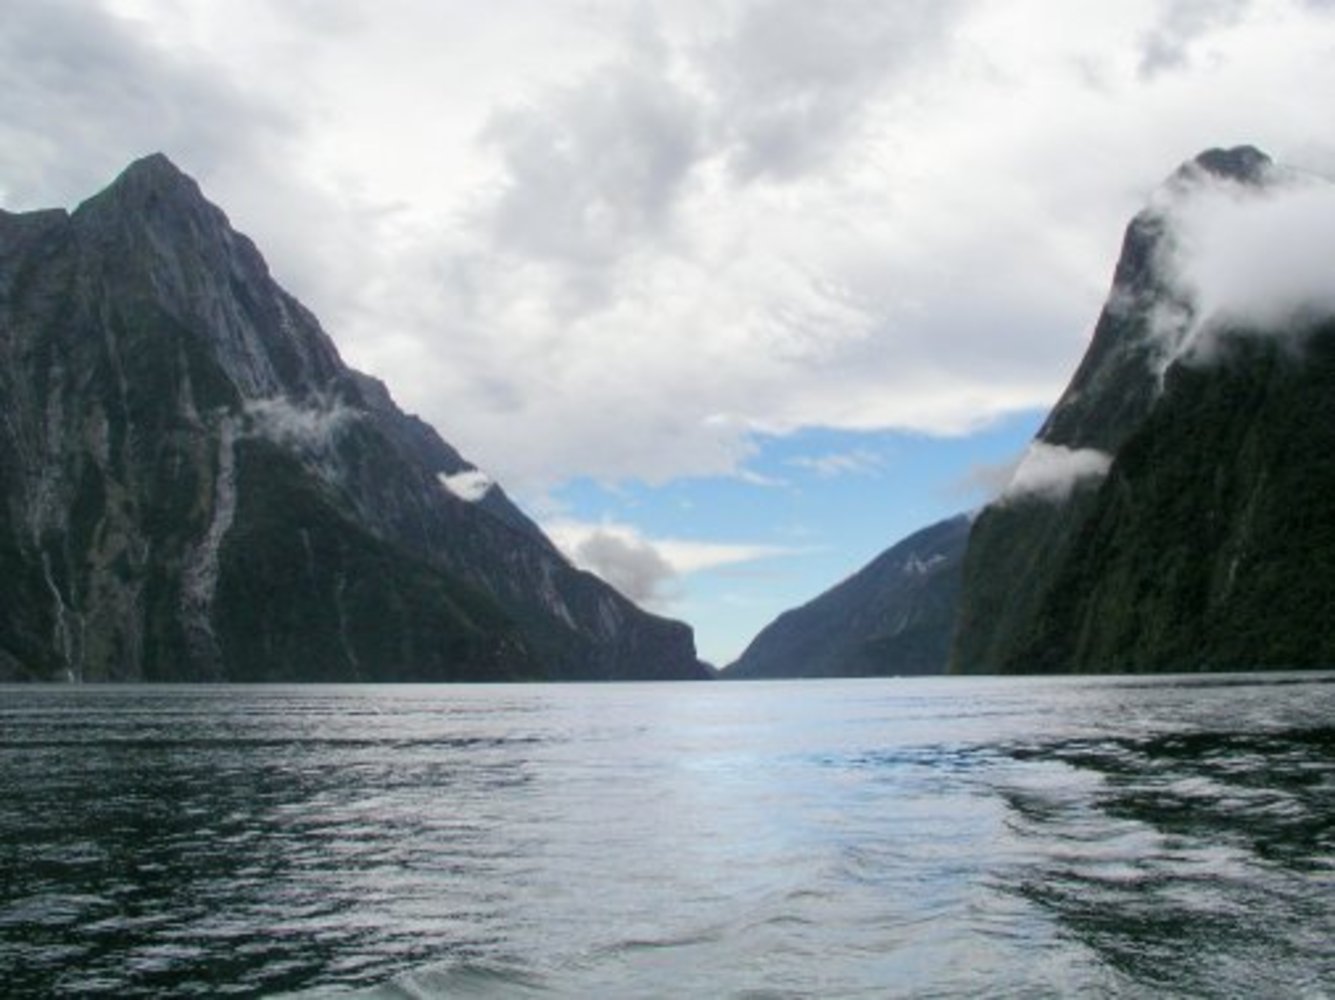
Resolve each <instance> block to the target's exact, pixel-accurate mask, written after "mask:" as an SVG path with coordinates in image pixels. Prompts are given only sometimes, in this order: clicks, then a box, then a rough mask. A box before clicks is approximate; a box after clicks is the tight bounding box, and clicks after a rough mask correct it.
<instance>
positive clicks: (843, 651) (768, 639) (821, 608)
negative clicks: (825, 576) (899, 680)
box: [723, 517, 969, 679]
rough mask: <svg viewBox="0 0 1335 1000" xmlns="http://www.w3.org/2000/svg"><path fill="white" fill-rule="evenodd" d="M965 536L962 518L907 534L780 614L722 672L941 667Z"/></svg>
mask: <svg viewBox="0 0 1335 1000" xmlns="http://www.w3.org/2000/svg"><path fill="white" fill-rule="evenodd" d="M968 535H969V519H968V518H967V517H956V518H952V519H950V520H948V521H942V522H941V523H940V524H935V525H932V526H931V527H930V528H925V529H923V530H922V531H919V532H917V533H915V534H913V535H910V536H909V537H908V538H906V539H904V540H903V541H902V542H900V543H899V544H897V545H895V546H894V547H893V548H891V549H890V550H888V551H887V552H884V553H882V554H881V555H879V556H877V557H876V558H875V559H874V560H872V562H870V563H868V564H867V565H866V566H865V567H863V568H862V569H861V570H859V571H858V572H857V573H855V574H854V575H853V576H851V577H849V578H848V579H847V580H845V581H844V582H843V583H840V584H839V585H837V586H835V587H832V588H831V589H829V590H827V591H826V592H825V593H823V594H821V595H820V596H819V597H817V598H816V599H815V600H813V601H811V602H810V603H808V604H804V605H803V606H802V607H800V608H796V609H794V610H792V611H786V612H784V613H783V614H782V615H780V616H779V617H778V618H777V619H775V621H774V622H773V623H771V624H770V625H768V626H766V628H765V629H764V630H762V631H761V632H760V634H759V635H757V636H756V638H755V639H754V640H753V641H752V642H751V645H750V646H748V647H747V649H746V651H745V652H744V653H743V654H742V656H741V657H740V658H739V659H738V660H737V662H736V663H734V664H733V665H732V666H730V667H729V668H728V669H727V670H726V671H725V672H724V674H723V676H724V677H726V678H729V679H746V678H761V677H866V676H878V675H894V674H939V673H943V672H944V671H945V668H946V660H947V657H948V654H949V651H950V638H951V633H952V631H953V627H954V622H955V606H956V601H957V598H958V594H959V586H960V575H961V574H960V570H961V565H962V560H963V556H964V545H965V542H966V540H967V539H968Z"/></svg>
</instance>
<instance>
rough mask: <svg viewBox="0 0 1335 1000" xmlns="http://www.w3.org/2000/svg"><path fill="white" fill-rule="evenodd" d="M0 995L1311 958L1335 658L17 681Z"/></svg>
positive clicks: (880, 977) (1, 851)
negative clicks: (291, 679) (1094, 672)
mask: <svg viewBox="0 0 1335 1000" xmlns="http://www.w3.org/2000/svg"><path fill="white" fill-rule="evenodd" d="M0 797H2V798H0V983H3V987H2V991H3V992H4V994H5V995H6V996H13V997H23V996H48V995H72V996H98V995H102V996H115V997H129V996H149V995H152V996H192V995H194V996H227V995H234V996H242V995H265V996H267V995H274V994H285V993H299V994H301V995H302V996H324V995H343V994H345V993H346V992H351V993H353V994H354V995H358V996H369V997H389V998H392V997H408V996H412V997H417V996H443V997H444V996H448V997H454V996H466V997H476V996H501V997H510V996H521V997H524V996H598V997H603V996H606V997H658V996H665V997H666V996H705V997H714V996H717V997H739V998H740V997H746V998H762V997H773V998H781V997H884V996H922V997H933V996H957V995H988V996H1016V997H1019V996H1024V997H1029V996H1066V995H1070V994H1073V993H1076V994H1085V995H1101V996H1142V995H1183V996H1229V997H1253V996H1255V997H1261V996H1313V997H1320V996H1331V995H1335V993H1333V992H1332V991H1335V826H1333V824H1335V675H1331V674H1322V675H1314V676H1308V677H1296V676H1285V677H1270V678H1261V677H1237V676H1234V677H1224V678H1218V677H1217V678H1205V679H1199V678H1191V679H1186V678H1164V679H1154V680H1137V679H1126V678H1123V679H1111V680H1106V679H1105V680H1088V679H1084V680H1072V679H1063V680H1039V679H1005V680H1002V679H988V680H974V679H941V680H903V681H895V680H884V681H848V682H801V683H786V684H757V683H747V684H690V685H625V686H562V687H279V688H274V687H263V688H261V687H252V688H216V687H209V688H203V687H177V688H103V689H86V688H0Z"/></svg>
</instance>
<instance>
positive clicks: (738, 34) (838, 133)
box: [701, 0, 959, 181]
mask: <svg viewBox="0 0 1335 1000" xmlns="http://www.w3.org/2000/svg"><path fill="white" fill-rule="evenodd" d="M958 6H959V5H958V4H957V3H954V2H942V0H900V2H897V3H893V4H888V3H884V2H882V0H845V2H843V3H839V4H813V3H810V2H809V0H761V2H758V3H751V4H746V5H742V6H741V7H740V11H739V13H738V14H737V16H736V20H735V23H734V25H733V26H732V29H731V31H730V32H728V33H727V34H725V35H724V36H723V37H722V38H720V39H719V40H717V41H715V42H714V43H713V44H712V45H710V46H708V47H707V49H706V51H705V53H704V58H703V59H701V64H702V68H703V70H704V72H705V73H706V74H707V75H708V79H709V82H710V85H711V87H712V88H713V91H714V98H715V101H716V107H715V118H716V126H715V127H716V128H717V129H718V131H719V133H720V135H721V136H722V138H723V141H724V142H725V143H726V144H727V146H728V151H727V159H728V163H729V166H730V168H731V169H732V171H733V173H734V175H735V176H736V177H737V178H738V179H740V180H742V181H753V180H756V179H769V180H779V181H787V180H793V179H796V178H799V177H801V176H802V175H804V174H807V173H809V172H810V171H812V170H815V169H818V168H820V167H821V166H823V165H825V164H826V163H827V162H828V160H829V158H830V157H832V156H834V155H836V153H837V152H838V151H839V149H840V148H841V146H843V145H844V144H845V143H847V142H849V141H851V140H853V139H854V138H855V137H856V136H857V134H858V132H859V131H860V129H861V127H862V126H863V125H864V124H865V123H866V111H867V109H868V105H869V104H871V103H872V102H873V101H874V100H875V99H876V98H877V97H878V96H880V95H881V94H883V93H884V92H885V90H886V88H887V87H888V86H889V85H890V83H891V82H892V81H893V80H894V79H895V78H896V77H897V76H898V75H899V74H901V73H906V72H909V71H911V70H912V69H914V68H915V67H917V66H919V65H921V63H922V62H923V61H924V60H926V59H928V58H930V57H931V56H932V55H933V54H935V53H936V52H937V51H938V48H939V46H940V45H941V44H942V43H943V42H944V39H945V32H946V29H947V28H948V26H949V25H950V24H951V22H952V20H953V19H954V17H955V15H956V12H957V8H958Z"/></svg>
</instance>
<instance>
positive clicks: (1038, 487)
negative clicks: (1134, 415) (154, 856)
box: [999, 441, 1112, 504]
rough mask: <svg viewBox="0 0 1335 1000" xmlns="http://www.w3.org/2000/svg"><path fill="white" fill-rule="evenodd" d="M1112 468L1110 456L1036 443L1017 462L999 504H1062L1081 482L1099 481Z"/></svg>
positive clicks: (1098, 452)
mask: <svg viewBox="0 0 1335 1000" xmlns="http://www.w3.org/2000/svg"><path fill="white" fill-rule="evenodd" d="M1111 466H1112V456H1111V455H1107V454H1105V453H1104V452H1101V451H1097V450H1095V449H1093V448H1067V447H1065V446H1064V445H1059V444H1047V443H1046V442H1044V441H1035V442H1034V443H1033V444H1031V445H1030V446H1029V448H1028V450H1027V451H1026V452H1025V454H1024V457H1023V458H1022V459H1021V460H1020V464H1019V466H1018V467H1017V468H1016V470H1015V474H1014V475H1013V476H1012V477H1011V481H1010V483H1009V484H1008V485H1007V486H1006V489H1005V490H1004V491H1003V492H1002V494H1001V496H1000V498H999V501H1000V502H1001V503H1003V504H1006V503H1014V502H1016V501H1018V500H1022V499H1036V500H1043V501H1046V502H1049V503H1061V502H1063V501H1065V500H1066V499H1067V498H1068V497H1069V496H1070V495H1071V492H1072V491H1073V490H1074V489H1075V488H1076V486H1077V485H1078V484H1080V483H1082V482H1088V481H1090V480H1096V479H1102V478H1103V477H1104V476H1106V475H1107V474H1108V469H1109V468H1111Z"/></svg>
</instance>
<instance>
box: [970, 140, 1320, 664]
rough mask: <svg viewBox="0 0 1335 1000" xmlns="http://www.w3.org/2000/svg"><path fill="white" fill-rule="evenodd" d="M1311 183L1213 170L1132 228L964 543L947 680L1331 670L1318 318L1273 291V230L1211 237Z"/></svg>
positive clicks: (1293, 201)
mask: <svg viewBox="0 0 1335 1000" xmlns="http://www.w3.org/2000/svg"><path fill="white" fill-rule="evenodd" d="M1319 184H1320V182H1318V181H1317V180H1316V179H1314V178H1300V177H1298V176H1296V175H1293V174H1291V173H1288V172H1285V171H1282V170H1280V169H1279V168H1277V167H1276V166H1275V165H1274V164H1272V163H1271V161H1270V160H1269V158H1268V157H1266V156H1265V155H1264V154H1262V153H1260V152H1259V151H1257V150H1255V149H1252V148H1250V147H1240V148H1237V149H1231V150H1211V151H1209V152H1206V153H1204V154H1202V155H1201V156H1200V157H1198V158H1196V159H1195V160H1194V161H1192V162H1190V163H1188V164H1185V165H1184V166H1183V167H1182V168H1181V169H1180V170H1179V171H1178V172H1177V173H1176V174H1174V175H1173V176H1172V177H1171V178H1170V179H1169V181H1168V182H1167V183H1166V184H1165V185H1164V187H1163V189H1162V190H1161V191H1160V192H1158V193H1157V194H1156V196H1155V199H1154V200H1153V202H1152V203H1151V205H1150V206H1149V207H1148V208H1147V209H1146V210H1145V211H1143V212H1142V213H1141V214H1140V215H1138V216H1137V217H1136V218H1135V219H1134V220H1133V221H1132V223H1131V224H1130V226H1129V228H1128V230H1127V233H1126V237H1125V240H1124V243H1123V249H1122V255H1121V259H1120V261H1119V263H1118V265H1117V270H1116V273H1115V277H1114V281H1113V287H1112V291H1111V294H1110V296H1109V299H1108V303H1107V305H1106V306H1105V308H1104V310H1103V312H1102V315H1101V316H1100V318H1099V320H1098V324H1097V326H1096V327H1095V331H1094V335H1093V340H1092V342H1091V344H1090V346H1089V350H1088V352H1087V354H1086V356H1085V358H1084V360H1083V361H1082V363H1081V364H1080V366H1079V369H1078V370H1077V372H1076V374H1075V376H1074V378H1073V380H1072V382H1071V384H1070V386H1069V388H1068V389H1067V390H1066V392H1065V393H1064V394H1063V396H1062V397H1061V399H1060V401H1059V402H1058V403H1057V405H1056V407H1055V408H1054V409H1053V411H1052V413H1051V414H1050V416H1049V417H1048V419H1047V421H1046V422H1045V424H1044V425H1043V427H1042V429H1041V430H1040V431H1039V433H1038V435H1037V438H1036V439H1035V441H1034V442H1033V444H1032V446H1031V447H1030V449H1029V452H1028V453H1027V455H1026V456H1025V458H1024V460H1023V462H1022V463H1021V465H1020V468H1019V470H1018V471H1017V473H1016V475H1015V479H1014V480H1013V481H1012V483H1011V485H1010V487H1009V488H1008V489H1007V490H1006V491H1005V493H1004V494H1003V495H1002V496H1001V497H1000V498H999V499H998V500H997V501H996V502H994V503H992V504H991V505H990V506H989V507H987V508H986V509H985V510H984V511H983V512H982V514H981V515H980V516H979V518H978V519H977V521H976V523H975V526H974V529H973V532H972V535H971V538H970V540H969V545H968V549H967V553H966V556H965V562H964V585H963V591H962V597H961V608H960V622H959V627H958V632H957V636H956V640H955V643H954V647H953V651H952V669H954V670H956V671H961V672H983V671H1003V672H1036V671H1043V672H1057V671H1079V672H1095V671H1160V670H1165V671H1168V670H1204V669H1257V668H1285V667H1310V666H1329V665H1331V664H1332V663H1335V626H1332V625H1331V619H1330V615H1329V612H1328V609H1329V608H1330V607H1332V606H1335V528H1332V523H1333V522H1332V521H1331V519H1330V511H1331V509H1332V508H1331V504H1332V499H1333V498H1335V458H1332V456H1335V323H1332V322H1331V319H1330V310H1329V308H1327V306H1323V305H1322V304H1321V302H1322V301H1325V302H1326V303H1329V302H1330V301H1332V298H1331V297H1329V296H1327V295H1325V294H1317V295H1315V296H1313V295H1311V294H1310V292H1311V290H1310V289H1304V288H1302V287H1300V286H1299V283H1297V282H1295V281H1292V280H1288V279H1287V278H1286V280H1284V281H1281V282H1273V281H1268V280H1267V278H1266V274H1267V273H1268V272H1270V271H1272V270H1277V271H1280V272H1281V273H1282V270H1283V269H1284V268H1286V267H1288V265H1286V264H1283V263H1282V261H1283V259H1284V258H1285V257H1288V258H1290V260H1291V261H1292V262H1293V263H1294V264H1295V265H1298V267H1297V270H1301V269H1302V268H1301V262H1302V254H1303V253H1304V249H1303V248H1302V247H1300V246H1284V245H1280V244H1279V243H1277V242H1276V243H1274V245H1266V244H1265V243H1263V242H1262V241H1263V240H1264V239H1267V238H1268V239H1274V236H1275V234H1276V233H1279V232H1282V231H1283V230H1282V228H1276V227H1273V226H1264V225H1260V224H1251V225H1234V226H1229V225H1225V224H1223V223H1224V222H1226V221H1227V220H1228V219H1231V218H1234V217H1238V216H1239V215H1241V216H1242V217H1244V218H1245V219H1251V220H1253V222H1256V221H1257V220H1262V219H1264V218H1266V213H1267V212H1271V210H1272V209H1274V210H1275V212H1274V213H1273V214H1276V215H1278V213H1279V212H1280V211H1284V212H1290V213H1292V209H1293V208H1294V206H1295V205H1298V206H1299V209H1300V210H1301V199H1302V198H1309V197H1310V195H1311V193H1312V191H1313V190H1314V187H1315V186H1319ZM1320 194H1321V192H1318V195H1320ZM1247 213H1250V215H1248V214H1247ZM1202 220H1206V221H1210V222H1212V223H1214V224H1212V225H1200V224H1199V223H1200V222H1201V221H1202ZM1193 227H1194V228H1193ZM1225 238H1227V239H1230V240H1232V241H1234V244H1235V245H1228V246H1222V245H1220V243H1219V241H1220V240H1221V239H1225ZM1210 241H1214V242H1213V244H1211V243H1210ZM1193 255H1195V256H1193ZM1203 257H1205V258H1209V259H1210V260H1211V261H1214V262H1215V264H1218V263H1219V262H1220V261H1223V262H1225V263H1227V264H1228V265H1229V266H1228V267H1225V268H1220V267H1217V266H1216V267H1215V268H1214V271H1213V272H1207V271H1206V270H1205V269H1202V267H1201V266H1199V265H1200V259H1201V258H1203ZM1277 262H1278V263H1279V267H1278V268H1276V267H1275V265H1276V263H1277ZM1290 270H1293V269H1292V268H1291V269H1290ZM1193 275H1194V278H1193ZM1210 280H1214V281H1215V283H1216V285H1217V286H1219V287H1216V288H1215V289H1214V291H1213V297H1214V298H1215V299H1222V300H1224V302H1223V304H1222V305H1221V304H1219V303H1218V302H1212V301H1211V294H1212V293H1211V290H1210V288H1209V281H1210ZM1221 280H1222V281H1223V282H1224V284H1222V285H1220V281H1221ZM1229 283H1231V284H1229ZM1330 286H1331V287H1332V288H1335V273H1332V274H1331V276H1330ZM1221 293H1222V294H1221ZM1253 293H1254V294H1253ZM1285 295H1287V296H1289V297H1290V299H1291V300H1290V301H1282V299H1283V297H1284V296H1285ZM1304 295H1306V297H1304ZM1267 296H1269V298H1268V299H1267ZM1249 298H1250V301H1249ZM1244 303H1245V304H1246V305H1245V308H1244V307H1243V304H1244Z"/></svg>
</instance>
